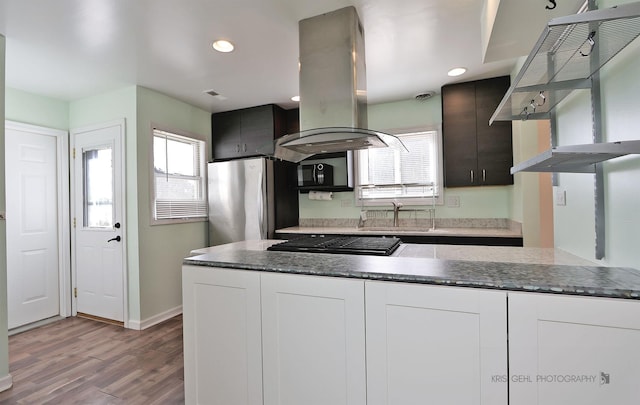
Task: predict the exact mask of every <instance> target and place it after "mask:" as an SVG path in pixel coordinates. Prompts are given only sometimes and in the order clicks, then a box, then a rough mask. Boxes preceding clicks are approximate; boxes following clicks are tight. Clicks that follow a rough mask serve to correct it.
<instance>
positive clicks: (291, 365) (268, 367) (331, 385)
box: [261, 258, 366, 405]
mask: <svg viewBox="0 0 640 405" xmlns="http://www.w3.org/2000/svg"><path fill="white" fill-rule="evenodd" d="M319 259H320V258H319ZM261 280H262V330H263V332H262V333H263V373H264V403H265V405H275V404H278V405H300V404H305V405H314V404H317V405H326V404H331V405H340V404H344V405H346V404H349V405H358V404H362V405H364V404H365V403H366V386H365V347H364V341H365V337H364V282H363V281H362V280H349V279H340V278H330V277H313V276H298V275H290V274H289V275H283V274H262V279H261Z"/></svg>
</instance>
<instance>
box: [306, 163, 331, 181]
mask: <svg viewBox="0 0 640 405" xmlns="http://www.w3.org/2000/svg"><path fill="white" fill-rule="evenodd" d="M332 185H333V166H331V165H328V164H325V163H315V164H312V165H298V187H304V186H332Z"/></svg>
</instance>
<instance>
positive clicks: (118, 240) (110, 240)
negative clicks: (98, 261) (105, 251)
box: [107, 235, 122, 242]
mask: <svg viewBox="0 0 640 405" xmlns="http://www.w3.org/2000/svg"><path fill="white" fill-rule="evenodd" d="M120 239H122V238H120V235H118V236H116V237H115V238H111V239H109V240H108V241H107V242H112V241H114V240H115V241H116V242H120Z"/></svg>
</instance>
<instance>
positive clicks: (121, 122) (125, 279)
mask: <svg viewBox="0 0 640 405" xmlns="http://www.w3.org/2000/svg"><path fill="white" fill-rule="evenodd" d="M115 126H119V127H120V169H121V176H122V179H121V191H120V195H121V197H120V200H121V201H120V204H121V212H122V218H121V219H120V224H121V226H122V234H123V235H124V240H125V243H123V244H122V273H123V274H122V297H123V309H122V310H123V314H122V317H123V320H124V327H125V328H129V269H128V267H127V241H128V240H129V238H128V237H127V236H128V232H127V229H128V228H127V221H126V219H127V197H126V190H127V172H126V154H125V151H126V143H127V142H126V135H127V126H126V120H125V119H124V118H121V119H118V120H114V121H109V122H105V123H102V124H96V125H89V126H85V127H81V128H75V129H72V130H71V147H72V148H75V136H76V135H78V134H80V133H83V132H89V131H95V130H99V129H104V128H110V127H115ZM70 172H71V175H70V178H71V186H72V187H71V195H72V196H73V195H75V194H74V193H75V189H74V187H73V185H74V184H75V176H76V173H75V170H70ZM74 200H75V199H74V198H71V210H70V212H75V208H76V207H75V204H74ZM71 246H72V250H73V251H75V232H71ZM71 269H72V271H71V285H72V286H73V287H76V286H77V282H78V280H77V275H76V263H75V255H71ZM72 291H73V290H72ZM71 296H72V300H71V302H72V305H71V313H72V315H73V316H76V315H77V314H78V308H77V300H76V299H75V298H74V297H73V294H71Z"/></svg>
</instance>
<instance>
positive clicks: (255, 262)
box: [183, 240, 640, 299]
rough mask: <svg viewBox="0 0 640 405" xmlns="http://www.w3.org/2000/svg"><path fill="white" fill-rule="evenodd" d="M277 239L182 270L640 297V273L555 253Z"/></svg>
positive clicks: (216, 252)
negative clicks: (291, 245) (279, 246)
mask: <svg viewBox="0 0 640 405" xmlns="http://www.w3.org/2000/svg"><path fill="white" fill-rule="evenodd" d="M279 242H282V241H279V240H266V241H246V242H236V243H231V244H227V245H221V246H215V247H210V248H204V249H197V250H195V251H193V252H192V253H193V254H194V255H195V256H192V257H189V258H186V259H185V260H184V262H183V263H184V264H186V265H197V266H210V267H223V268H235V269H244V270H256V271H267V272H279V273H292V274H308V275H317V276H331V277H348V278H360V279H366V280H383V281H398V282H412V283H423V284H436V285H453V286H461V287H481V288H491V289H502V290H510V291H529V292H542V293H561V294H572V295H586V296H598V297H611V298H627V299H640V271H638V270H635V269H631V268H615V267H601V266H597V265H595V264H594V263H591V262H589V261H587V260H584V259H582V258H579V257H576V256H573V255H571V254H569V253H567V252H564V251H562V250H559V249H538V248H522V247H502V246H450V245H417V244H402V245H401V246H400V248H399V251H397V252H396V253H394V256H388V257H379V256H359V255H340V254H338V255H337V254H324V253H292V252H272V251H266V250H265V249H266V248H267V247H268V246H270V245H271V244H274V243H279Z"/></svg>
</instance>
